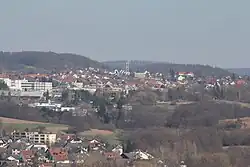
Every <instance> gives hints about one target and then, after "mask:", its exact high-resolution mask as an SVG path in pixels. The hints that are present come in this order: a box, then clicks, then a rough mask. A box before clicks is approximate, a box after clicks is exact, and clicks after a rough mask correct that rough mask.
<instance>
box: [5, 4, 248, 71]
mask: <svg viewBox="0 0 250 167" xmlns="http://www.w3.org/2000/svg"><path fill="white" fill-rule="evenodd" d="M249 6H250V1H249V0H240V1H236V0H25V1H24V0H1V2H0V8H1V9H0V50H3V51H21V50H40V51H54V52H71V53H77V54H81V55H84V56H87V57H90V58H92V59H95V60H101V61H103V60H135V59H136V60H158V61H167V62H176V63H199V64H210V65H217V66H220V67H250V65H249V63H250V46H249V45H250V10H249Z"/></svg>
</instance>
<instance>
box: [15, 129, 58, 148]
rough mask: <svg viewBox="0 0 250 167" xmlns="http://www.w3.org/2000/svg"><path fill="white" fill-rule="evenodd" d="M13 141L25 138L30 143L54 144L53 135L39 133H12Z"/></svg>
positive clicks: (54, 138)
mask: <svg viewBox="0 0 250 167" xmlns="http://www.w3.org/2000/svg"><path fill="white" fill-rule="evenodd" d="M12 136H13V138H14V139H20V138H26V139H28V140H29V142H31V143H35V144H37V143H39V144H41V143H43V144H49V145H51V144H54V143H55V142H56V134H55V133H39V132H13V133H12Z"/></svg>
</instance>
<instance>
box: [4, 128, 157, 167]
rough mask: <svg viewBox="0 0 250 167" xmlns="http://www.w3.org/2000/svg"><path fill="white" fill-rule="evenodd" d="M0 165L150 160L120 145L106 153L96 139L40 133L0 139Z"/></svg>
mask: <svg viewBox="0 0 250 167" xmlns="http://www.w3.org/2000/svg"><path fill="white" fill-rule="evenodd" d="M0 155H1V159H0V163H1V164H5V165H7V166H8V165H10V166H11V165H18V166H39V167H45V166H46V167H54V166H55V165H56V166H71V165H72V164H84V165H90V164H88V163H91V162H92V161H93V160H95V161H98V160H100V161H107V160H116V161H118V162H121V163H127V162H129V161H136V160H151V159H153V158H154V157H153V156H152V155H151V154H149V153H147V152H144V151H141V150H135V151H133V152H129V153H125V152H123V147H122V146H121V145H115V146H114V147H112V148H110V149H108V148H107V146H106V143H104V142H102V141H101V140H100V139H97V138H85V137H79V136H77V135H75V134H60V135H57V134H53V133H42V132H17V131H14V132H13V133H12V134H11V135H9V136H4V137H2V138H1V139H0Z"/></svg>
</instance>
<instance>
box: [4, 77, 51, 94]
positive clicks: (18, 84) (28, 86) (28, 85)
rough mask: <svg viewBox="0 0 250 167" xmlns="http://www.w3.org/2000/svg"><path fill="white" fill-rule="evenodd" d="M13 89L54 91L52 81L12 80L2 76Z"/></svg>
mask: <svg viewBox="0 0 250 167" xmlns="http://www.w3.org/2000/svg"><path fill="white" fill-rule="evenodd" d="M0 80H3V81H4V82H5V83H6V84H7V86H8V87H9V88H10V89H11V90H21V91H41V92H46V91H49V92H51V91H52V82H30V81H28V80H25V79H24V80H11V79H9V78H0Z"/></svg>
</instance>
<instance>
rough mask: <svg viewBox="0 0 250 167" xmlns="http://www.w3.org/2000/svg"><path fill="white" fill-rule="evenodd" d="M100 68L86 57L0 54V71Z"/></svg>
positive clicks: (99, 64) (35, 53) (30, 52)
mask: <svg viewBox="0 0 250 167" xmlns="http://www.w3.org/2000/svg"><path fill="white" fill-rule="evenodd" d="M86 67H95V68H102V67H103V65H102V64H101V63H99V62H97V61H94V60H91V59H89V58H87V57H84V56H80V55H76V54H70V53H60V54H57V53H54V52H35V51H24V52H11V53H10V52H0V68H1V70H7V71H8V70H16V71H23V70H24V71H32V70H33V71H46V70H61V69H65V68H86Z"/></svg>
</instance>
